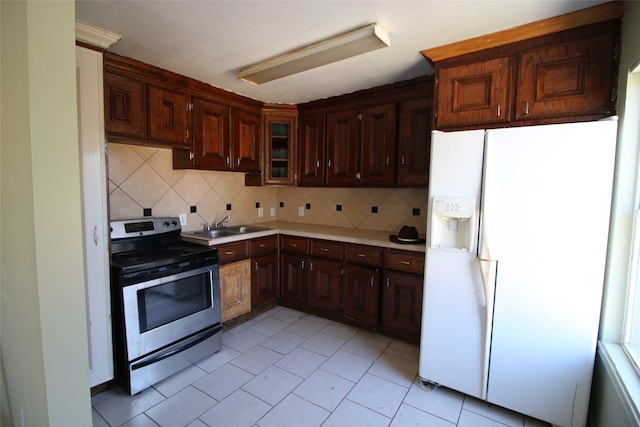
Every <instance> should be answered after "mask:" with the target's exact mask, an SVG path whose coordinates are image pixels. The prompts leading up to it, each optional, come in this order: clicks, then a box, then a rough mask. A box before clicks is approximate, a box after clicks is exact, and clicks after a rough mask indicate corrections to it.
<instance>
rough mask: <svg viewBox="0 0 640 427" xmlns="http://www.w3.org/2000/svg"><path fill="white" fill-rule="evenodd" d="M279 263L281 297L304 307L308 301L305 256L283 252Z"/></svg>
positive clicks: (306, 262) (285, 300)
mask: <svg viewBox="0 0 640 427" xmlns="http://www.w3.org/2000/svg"><path fill="white" fill-rule="evenodd" d="M281 262H282V264H281V268H280V271H281V275H280V277H281V279H280V283H281V294H280V296H281V298H282V300H283V301H284V302H288V303H291V304H293V305H295V306H297V307H306V306H307V304H308V302H309V282H308V279H307V274H308V272H307V264H308V261H307V256H306V255H302V254H296V253H288V252H284V253H283V254H282V261H281Z"/></svg>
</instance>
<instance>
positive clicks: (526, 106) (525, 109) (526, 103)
mask: <svg viewBox="0 0 640 427" xmlns="http://www.w3.org/2000/svg"><path fill="white" fill-rule="evenodd" d="M524 115H525V116H528V115H529V101H524Z"/></svg>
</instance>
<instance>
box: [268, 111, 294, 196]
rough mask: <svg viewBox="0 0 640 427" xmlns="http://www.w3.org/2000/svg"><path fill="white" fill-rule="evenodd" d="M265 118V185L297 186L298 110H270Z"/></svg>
mask: <svg viewBox="0 0 640 427" xmlns="http://www.w3.org/2000/svg"><path fill="white" fill-rule="evenodd" d="M263 117H264V138H263V142H264V167H263V171H264V180H263V182H264V184H266V185H270V184H275V185H293V184H295V174H296V159H297V155H296V153H297V145H298V144H297V140H298V139H297V136H298V131H297V126H296V123H297V110H295V109H286V110H285V109H282V108H277V109H276V108H275V107H274V108H269V109H264V110H263Z"/></svg>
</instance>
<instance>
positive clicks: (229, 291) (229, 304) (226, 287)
mask: <svg viewBox="0 0 640 427" xmlns="http://www.w3.org/2000/svg"><path fill="white" fill-rule="evenodd" d="M220 305H221V308H222V321H223V322H226V321H227V320H230V319H233V318H234V317H237V316H240V315H241V314H244V313H248V312H250V311H251V260H249V259H245V260H242V261H237V262H233V263H231V264H225V265H221V266H220Z"/></svg>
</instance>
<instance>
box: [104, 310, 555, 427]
mask: <svg viewBox="0 0 640 427" xmlns="http://www.w3.org/2000/svg"><path fill="white" fill-rule="evenodd" d="M223 342H224V346H223V348H222V350H221V351H220V352H219V353H216V354H214V355H212V356H210V357H208V358H206V359H204V360H202V361H200V362H198V363H196V364H195V365H192V366H190V367H188V368H186V369H185V370H183V371H181V372H179V373H177V374H175V375H173V376H172V377H170V378H167V379H166V380H164V381H162V382H160V383H158V384H156V385H155V386H153V387H151V388H149V389H147V390H145V391H143V392H141V393H139V394H137V395H136V396H129V395H127V394H126V393H123V392H122V391H120V390H119V389H118V388H115V387H114V388H112V389H110V390H107V391H105V392H103V393H100V394H98V395H96V396H94V397H93V398H92V405H93V427H105V426H126V427H147V426H167V427H179V426H189V427H206V426H211V427H213V426H216V427H217V426H223V427H239V426H249V427H251V426H259V427H272V426H273V427H288V426H292V427H306V426H309V427H311V426H323V427H337V426H349V427H358V426H363V427H365V426H366V427H377V426H391V427H401V426H434V427H445V426H446V427H453V426H458V427H504V426H518V427H543V426H545V427H546V426H548V424H546V423H542V422H540V421H538V420H533V419H530V418H528V417H525V416H522V415H520V414H516V413H514V412H511V411H507V410H505V409H502V408H497V407H491V406H489V405H487V404H485V403H483V402H482V401H479V400H477V399H474V398H470V397H465V396H464V395H462V394H459V393H457V392H454V391H451V390H448V389H446V388H442V387H441V388H439V389H437V390H429V389H428V388H425V387H423V386H422V383H421V382H420V380H419V378H418V377H417V374H418V347H417V346H415V345H411V344H408V343H405V342H403V341H398V340H394V339H391V338H388V337H385V336H381V335H377V334H374V333H371V332H368V331H364V330H359V329H357V328H353V327H350V326H346V325H343V324H340V323H336V322H333V321H330V320H326V319H322V318H319V317H315V316H309V315H306V314H304V313H300V312H298V311H294V310H290V309H287V308H284V307H276V308H274V309H272V310H270V311H268V312H266V313H263V314H261V315H260V316H258V317H256V318H254V319H252V320H249V321H247V322H245V323H242V324H240V325H238V326H235V327H234V328H233V329H231V330H228V331H225V333H224V336H223Z"/></svg>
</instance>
